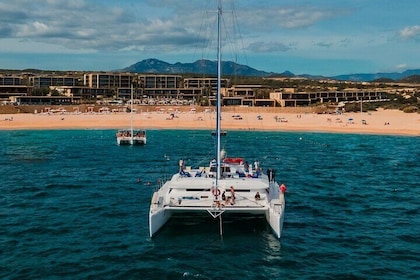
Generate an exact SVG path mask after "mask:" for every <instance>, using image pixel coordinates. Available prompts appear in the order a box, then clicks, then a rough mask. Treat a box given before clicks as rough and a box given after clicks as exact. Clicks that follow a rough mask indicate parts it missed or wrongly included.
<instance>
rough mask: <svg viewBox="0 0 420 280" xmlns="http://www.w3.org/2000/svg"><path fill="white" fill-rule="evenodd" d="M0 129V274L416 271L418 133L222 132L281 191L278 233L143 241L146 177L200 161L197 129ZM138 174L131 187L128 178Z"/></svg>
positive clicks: (285, 275) (172, 235) (187, 234)
mask: <svg viewBox="0 0 420 280" xmlns="http://www.w3.org/2000/svg"><path fill="white" fill-rule="evenodd" d="M114 135H115V131H112V130H68V131H0V143H2V145H1V148H0V154H1V157H0V176H1V177H0V178H1V181H0V182H1V184H0V278H1V279H343V278H344V279H345V278H347V279H349V278H351V279H416V278H417V279H419V278H420V272H419V271H420V254H419V251H420V238H419V235H420V207H419V202H420V188H419V181H420V176H419V174H420V138H419V137H400V136H374V135H347V134H345V135H342V134H326V133H325V134H324V133H284V132H245V131H241V132H239V131H238V132H228V135H227V136H226V137H224V138H223V140H222V143H223V147H224V148H225V149H226V150H227V152H228V155H229V156H232V157H240V156H241V157H244V158H245V159H248V160H250V161H254V160H255V159H258V160H259V161H260V163H261V164H262V166H263V168H275V169H276V170H277V178H278V179H279V181H281V182H284V183H286V184H287V186H288V192H287V196H286V200H287V206H286V216H285V222H284V229H283V233H282V238H281V240H277V239H275V238H274V237H273V236H272V235H271V233H270V230H269V229H268V228H267V225H266V224H265V222H264V221H261V220H252V221H248V222H247V223H244V222H232V223H226V224H224V236H223V238H221V237H220V236H219V229H218V224H217V222H215V221H212V220H211V219H210V218H209V221H207V222H204V223H200V224H195V223H189V222H185V221H180V222H179V223H178V224H175V223H170V224H169V225H168V226H166V227H165V228H164V229H163V230H162V231H161V232H160V233H159V234H158V235H157V236H156V238H154V239H152V240H151V239H150V238H149V237H148V224H147V223H148V209H149V202H150V198H151V194H152V192H153V190H154V188H155V187H156V185H157V182H158V180H159V179H163V178H164V177H165V175H169V174H172V173H174V172H176V171H177V168H178V167H177V164H178V160H179V159H180V158H183V159H184V160H185V161H186V164H187V165H193V166H199V165H204V164H207V163H208V160H209V159H210V158H211V157H213V152H214V140H213V139H212V137H211V136H210V132H209V131H175V130H174V131H172V130H151V131H148V144H147V145H146V146H144V147H143V146H140V147H119V146H117V145H116V141H115V138H114ZM139 181H140V182H139Z"/></svg>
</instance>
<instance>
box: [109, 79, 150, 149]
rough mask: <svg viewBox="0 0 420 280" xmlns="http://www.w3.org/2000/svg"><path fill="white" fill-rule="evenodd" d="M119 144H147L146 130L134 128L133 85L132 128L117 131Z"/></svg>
mask: <svg viewBox="0 0 420 280" xmlns="http://www.w3.org/2000/svg"><path fill="white" fill-rule="evenodd" d="M116 137H117V144H118V145H146V142H147V137H146V130H143V129H140V130H139V129H136V130H135V129H133V85H131V107H130V129H120V130H118V132H117V133H116Z"/></svg>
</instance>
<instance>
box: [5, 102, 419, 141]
mask: <svg viewBox="0 0 420 280" xmlns="http://www.w3.org/2000/svg"><path fill="white" fill-rule="evenodd" d="M133 125H134V127H135V128H145V129H208V130H212V129H214V126H215V113H214V111H213V110H207V112H203V111H202V112H198V111H194V110H184V111H174V109H160V110H155V111H143V112H142V111H141V110H139V111H138V112H137V113H135V114H133ZM129 127H130V114H129V113H120V112H118V113H111V112H110V113H78V114H76V113H70V112H65V113H60V114H47V113H38V114H28V113H26V114H9V115H8V114H2V115H1V120H0V129H2V130H23V129H123V128H129ZM222 129H223V130H257V131H263V130H271V131H302V132H303V131H305V132H333V133H360V134H385V135H412V136H420V114H417V113H411V114H410V113H403V112H401V111H398V110H383V109H379V110H378V111H375V112H368V113H366V112H363V113H360V112H359V113H345V114H341V115H335V114H316V113H310V112H303V113H300V112H298V113H296V112H293V113H292V112H287V111H286V112H282V111H279V112H273V111H272V110H269V109H267V110H265V109H259V110H258V111H257V110H250V109H248V110H247V109H246V108H242V109H241V110H238V109H231V110H229V109H228V110H226V109H224V111H223V112H222Z"/></svg>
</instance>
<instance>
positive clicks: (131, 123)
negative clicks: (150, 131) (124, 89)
mask: <svg viewBox="0 0 420 280" xmlns="http://www.w3.org/2000/svg"><path fill="white" fill-rule="evenodd" d="M130 135H131V137H130V144H131V145H133V144H134V143H133V138H134V136H133V84H131V109H130Z"/></svg>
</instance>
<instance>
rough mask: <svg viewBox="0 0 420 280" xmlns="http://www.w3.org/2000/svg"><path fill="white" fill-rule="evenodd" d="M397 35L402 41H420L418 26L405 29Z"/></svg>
mask: <svg viewBox="0 0 420 280" xmlns="http://www.w3.org/2000/svg"><path fill="white" fill-rule="evenodd" d="M399 35H400V37H401V38H403V39H415V40H420V25H413V26H408V27H405V28H404V29H402V30H400V31H399Z"/></svg>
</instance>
